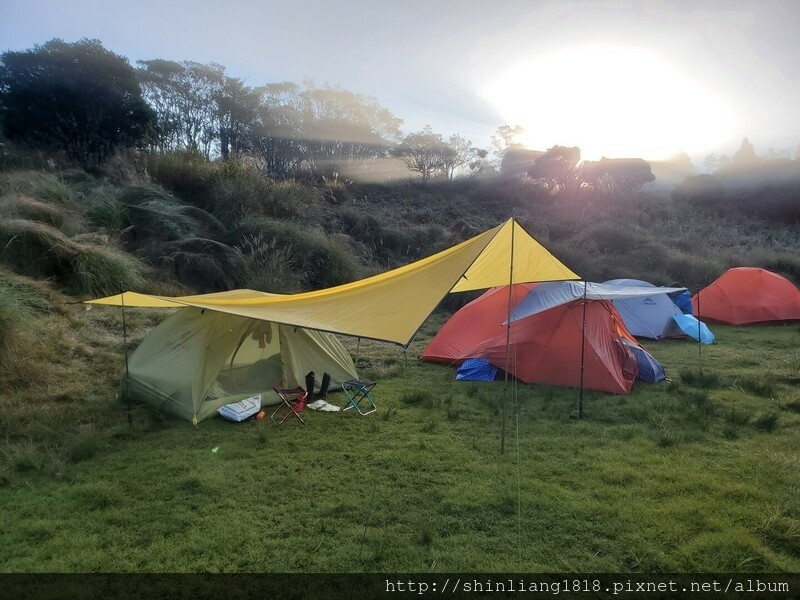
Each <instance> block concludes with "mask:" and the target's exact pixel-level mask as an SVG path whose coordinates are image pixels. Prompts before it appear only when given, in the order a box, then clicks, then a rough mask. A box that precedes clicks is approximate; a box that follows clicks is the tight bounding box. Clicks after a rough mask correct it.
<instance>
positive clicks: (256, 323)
mask: <svg viewBox="0 0 800 600" xmlns="http://www.w3.org/2000/svg"><path fill="white" fill-rule="evenodd" d="M309 371H316V372H319V373H322V372H327V373H329V374H330V375H331V384H332V385H338V384H340V383H341V382H342V381H347V380H349V379H354V378H357V377H358V374H357V372H356V368H355V365H354V363H353V360H352V358H351V357H350V354H349V353H348V352H347V350H346V349H345V348H344V346H342V344H341V342H340V341H339V340H338V339H337V338H336V337H335V336H333V335H331V334H329V333H324V332H321V331H313V330H307V329H302V328H298V327H292V326H290V325H283V324H279V323H273V322H270V321H260V320H257V319H251V318H247V317H240V316H237V315H231V314H226V313H223V312H217V311H212V310H206V309H202V308H196V307H184V308H181V309H179V310H178V311H176V312H175V313H174V314H172V315H170V316H169V317H168V318H167V319H165V320H164V321H163V322H162V323H161V324H160V325H158V326H157V327H156V328H155V329H153V331H151V332H150V334H149V335H148V336H147V337H145V339H144V340H143V341H142V343H141V344H140V345H139V346H138V347H137V348H136V350H135V351H134V352H133V353H132V354H131V355H130V357H129V359H128V364H127V367H126V369H125V372H124V373H123V377H122V382H121V385H120V395H121V397H122V399H128V398H131V399H134V400H139V401H143V402H146V403H148V404H151V405H153V406H155V407H156V408H158V409H159V410H163V411H164V412H166V413H170V414H173V415H175V416H178V417H180V418H182V419H186V420H188V421H192V422H194V423H198V422H200V421H202V420H203V419H206V418H208V417H211V416H214V415H216V413H217V409H219V408H220V407H221V406H223V405H225V404H229V403H231V402H237V401H239V400H243V399H244V398H247V397H250V396H254V395H256V394H260V395H261V403H262V405H268V404H275V403H277V402H278V401H279V399H278V396H277V394H275V392H274V391H273V390H272V388H273V387H294V386H297V385H300V386H305V376H306V374H307V373H308V372H309Z"/></svg>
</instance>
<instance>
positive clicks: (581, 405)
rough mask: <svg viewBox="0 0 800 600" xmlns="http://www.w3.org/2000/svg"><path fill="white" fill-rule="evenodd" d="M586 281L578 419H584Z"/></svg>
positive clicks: (584, 281) (584, 287) (584, 288)
mask: <svg viewBox="0 0 800 600" xmlns="http://www.w3.org/2000/svg"><path fill="white" fill-rule="evenodd" d="M587 285H588V284H587V283H586V280H585V279H584V280H583V325H582V326H581V384H580V395H579V396H578V418H579V419H582V418H583V371H584V355H585V352H586V287H587Z"/></svg>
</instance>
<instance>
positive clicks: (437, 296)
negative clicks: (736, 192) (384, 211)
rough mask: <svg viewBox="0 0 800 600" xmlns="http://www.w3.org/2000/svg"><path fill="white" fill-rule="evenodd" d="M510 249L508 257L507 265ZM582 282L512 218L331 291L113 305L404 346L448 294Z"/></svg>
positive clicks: (133, 299)
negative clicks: (233, 318) (198, 311)
mask: <svg viewBox="0 0 800 600" xmlns="http://www.w3.org/2000/svg"><path fill="white" fill-rule="evenodd" d="M512 249H513V260H512ZM512 276H513V282H514V283H522V282H534V281H562V280H565V279H580V277H579V276H578V275H576V274H575V273H573V272H572V271H571V270H569V269H568V268H567V267H566V266H564V265H563V264H562V263H561V262H560V261H559V260H558V259H556V258H555V257H554V256H553V255H552V254H550V252H548V251H547V250H546V249H545V248H544V247H543V246H542V245H541V244H539V242H537V241H536V240H535V239H533V238H532V237H531V236H530V235H529V234H528V233H527V232H526V231H525V230H524V229H523V228H522V227H521V226H520V225H519V224H518V223H517V222H516V221H515V220H514V219H509V220H508V221H506V222H505V223H504V224H502V225H499V226H497V227H495V228H493V229H490V230H489V231H486V232H484V233H482V234H480V235H477V236H475V237H474V238H471V239H469V240H467V241H465V242H462V243H461V244H458V245H456V246H453V247H452V248H448V249H447V250H443V251H442V252H439V253H437V254H434V255H433V256H429V257H428V258H424V259H422V260H419V261H417V262H414V263H411V264H409V265H405V266H403V267H400V268H398V269H394V270H392V271H387V272H385V273H381V274H379V275H375V276H373V277H368V278H366V279H361V280H359V281H354V282H352V283H347V284H344V285H340V286H337V287H332V288H327V289H324V290H317V291H314V292H305V293H302V294H291V295H279V294H268V293H265V292H256V291H253V290H233V291H230V292H219V293H215V294H201V295H197V296H180V297H174V298H168V297H161V296H149V295H145V294H136V293H132V292H125V293H124V294H117V295H116V296H109V297H107V298H99V299H97V300H89V301H87V303H89V304H104V305H113V306H121V305H123V304H124V305H125V306H146V307H165V306H197V307H200V308H206V309H209V310H215V311H219V312H225V313H229V314H234V315H241V316H245V317H251V318H255V319H262V320H265V321H273V322H276V323H285V324H289V325H295V326H299V327H304V328H308V329H318V330H321V331H329V332H332V333H339V334H343V335H350V336H357V337H363V338H371V339H376V340H383V341H388V342H395V343H397V344H401V345H404V346H405V345H407V344H408V343H409V342H410V341H411V338H412V337H413V336H414V334H415V333H416V331H417V330H418V329H419V327H420V326H421V325H422V323H423V322H424V321H425V319H426V318H427V317H428V315H430V313H431V312H432V311H433V309H434V308H436V306H437V305H438V304H439V302H440V301H441V300H442V298H444V296H445V295H447V293H448V292H451V291H452V292H461V291H467V290H480V289H486V288H490V287H495V286H498V285H506V284H508V283H509V282H510V281H511V277H512Z"/></svg>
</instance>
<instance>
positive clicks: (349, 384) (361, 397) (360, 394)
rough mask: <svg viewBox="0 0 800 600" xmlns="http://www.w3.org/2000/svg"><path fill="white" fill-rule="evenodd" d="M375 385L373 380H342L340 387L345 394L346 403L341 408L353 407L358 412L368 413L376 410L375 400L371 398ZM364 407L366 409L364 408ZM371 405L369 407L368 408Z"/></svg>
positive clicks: (361, 413)
mask: <svg viewBox="0 0 800 600" xmlns="http://www.w3.org/2000/svg"><path fill="white" fill-rule="evenodd" d="M374 387H375V382H374V381H367V380H366V379H351V380H350V381H343V382H342V389H343V390H344V393H345V394H346V395H347V405H346V406H345V407H344V409H343V410H349V409H351V408H355V409H356V411H357V412H358V414H360V415H368V414H370V413H374V412H375V411H376V410H378V407H377V406H376V405H375V401H374V400H373V399H372V393H371V390H372V388H374ZM362 406H363V407H365V408H366V409H367V410H364V409H363V408H362ZM370 407H371V408H370Z"/></svg>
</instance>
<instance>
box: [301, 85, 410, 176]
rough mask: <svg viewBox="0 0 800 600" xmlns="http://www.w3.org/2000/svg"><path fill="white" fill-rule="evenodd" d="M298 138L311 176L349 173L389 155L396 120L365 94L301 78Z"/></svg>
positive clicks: (397, 124)
mask: <svg viewBox="0 0 800 600" xmlns="http://www.w3.org/2000/svg"><path fill="white" fill-rule="evenodd" d="M305 85H306V89H305V90H304V91H303V92H302V94H301V98H300V111H301V115H302V124H301V131H300V133H299V137H300V139H301V144H302V146H301V147H302V151H303V155H304V159H305V162H306V165H307V166H308V168H309V170H310V171H311V173H312V174H314V175H332V174H334V173H342V172H347V173H352V172H353V171H358V170H360V169H364V168H367V167H368V166H369V165H370V164H371V163H372V162H373V161H375V160H376V159H379V158H383V157H385V156H386V155H387V154H388V150H389V148H390V147H392V146H393V145H394V144H395V143H396V141H397V140H398V139H399V137H400V125H401V123H402V120H401V119H398V118H396V117H395V116H394V115H392V113H391V112H389V111H388V110H387V109H385V108H383V107H381V106H380V105H379V104H378V102H377V101H376V100H375V99H374V98H372V97H369V96H362V95H360V94H355V93H353V92H350V91H347V90H344V89H342V88H339V87H331V86H322V87H320V86H317V85H316V84H315V83H314V82H313V81H307V82H305Z"/></svg>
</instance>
